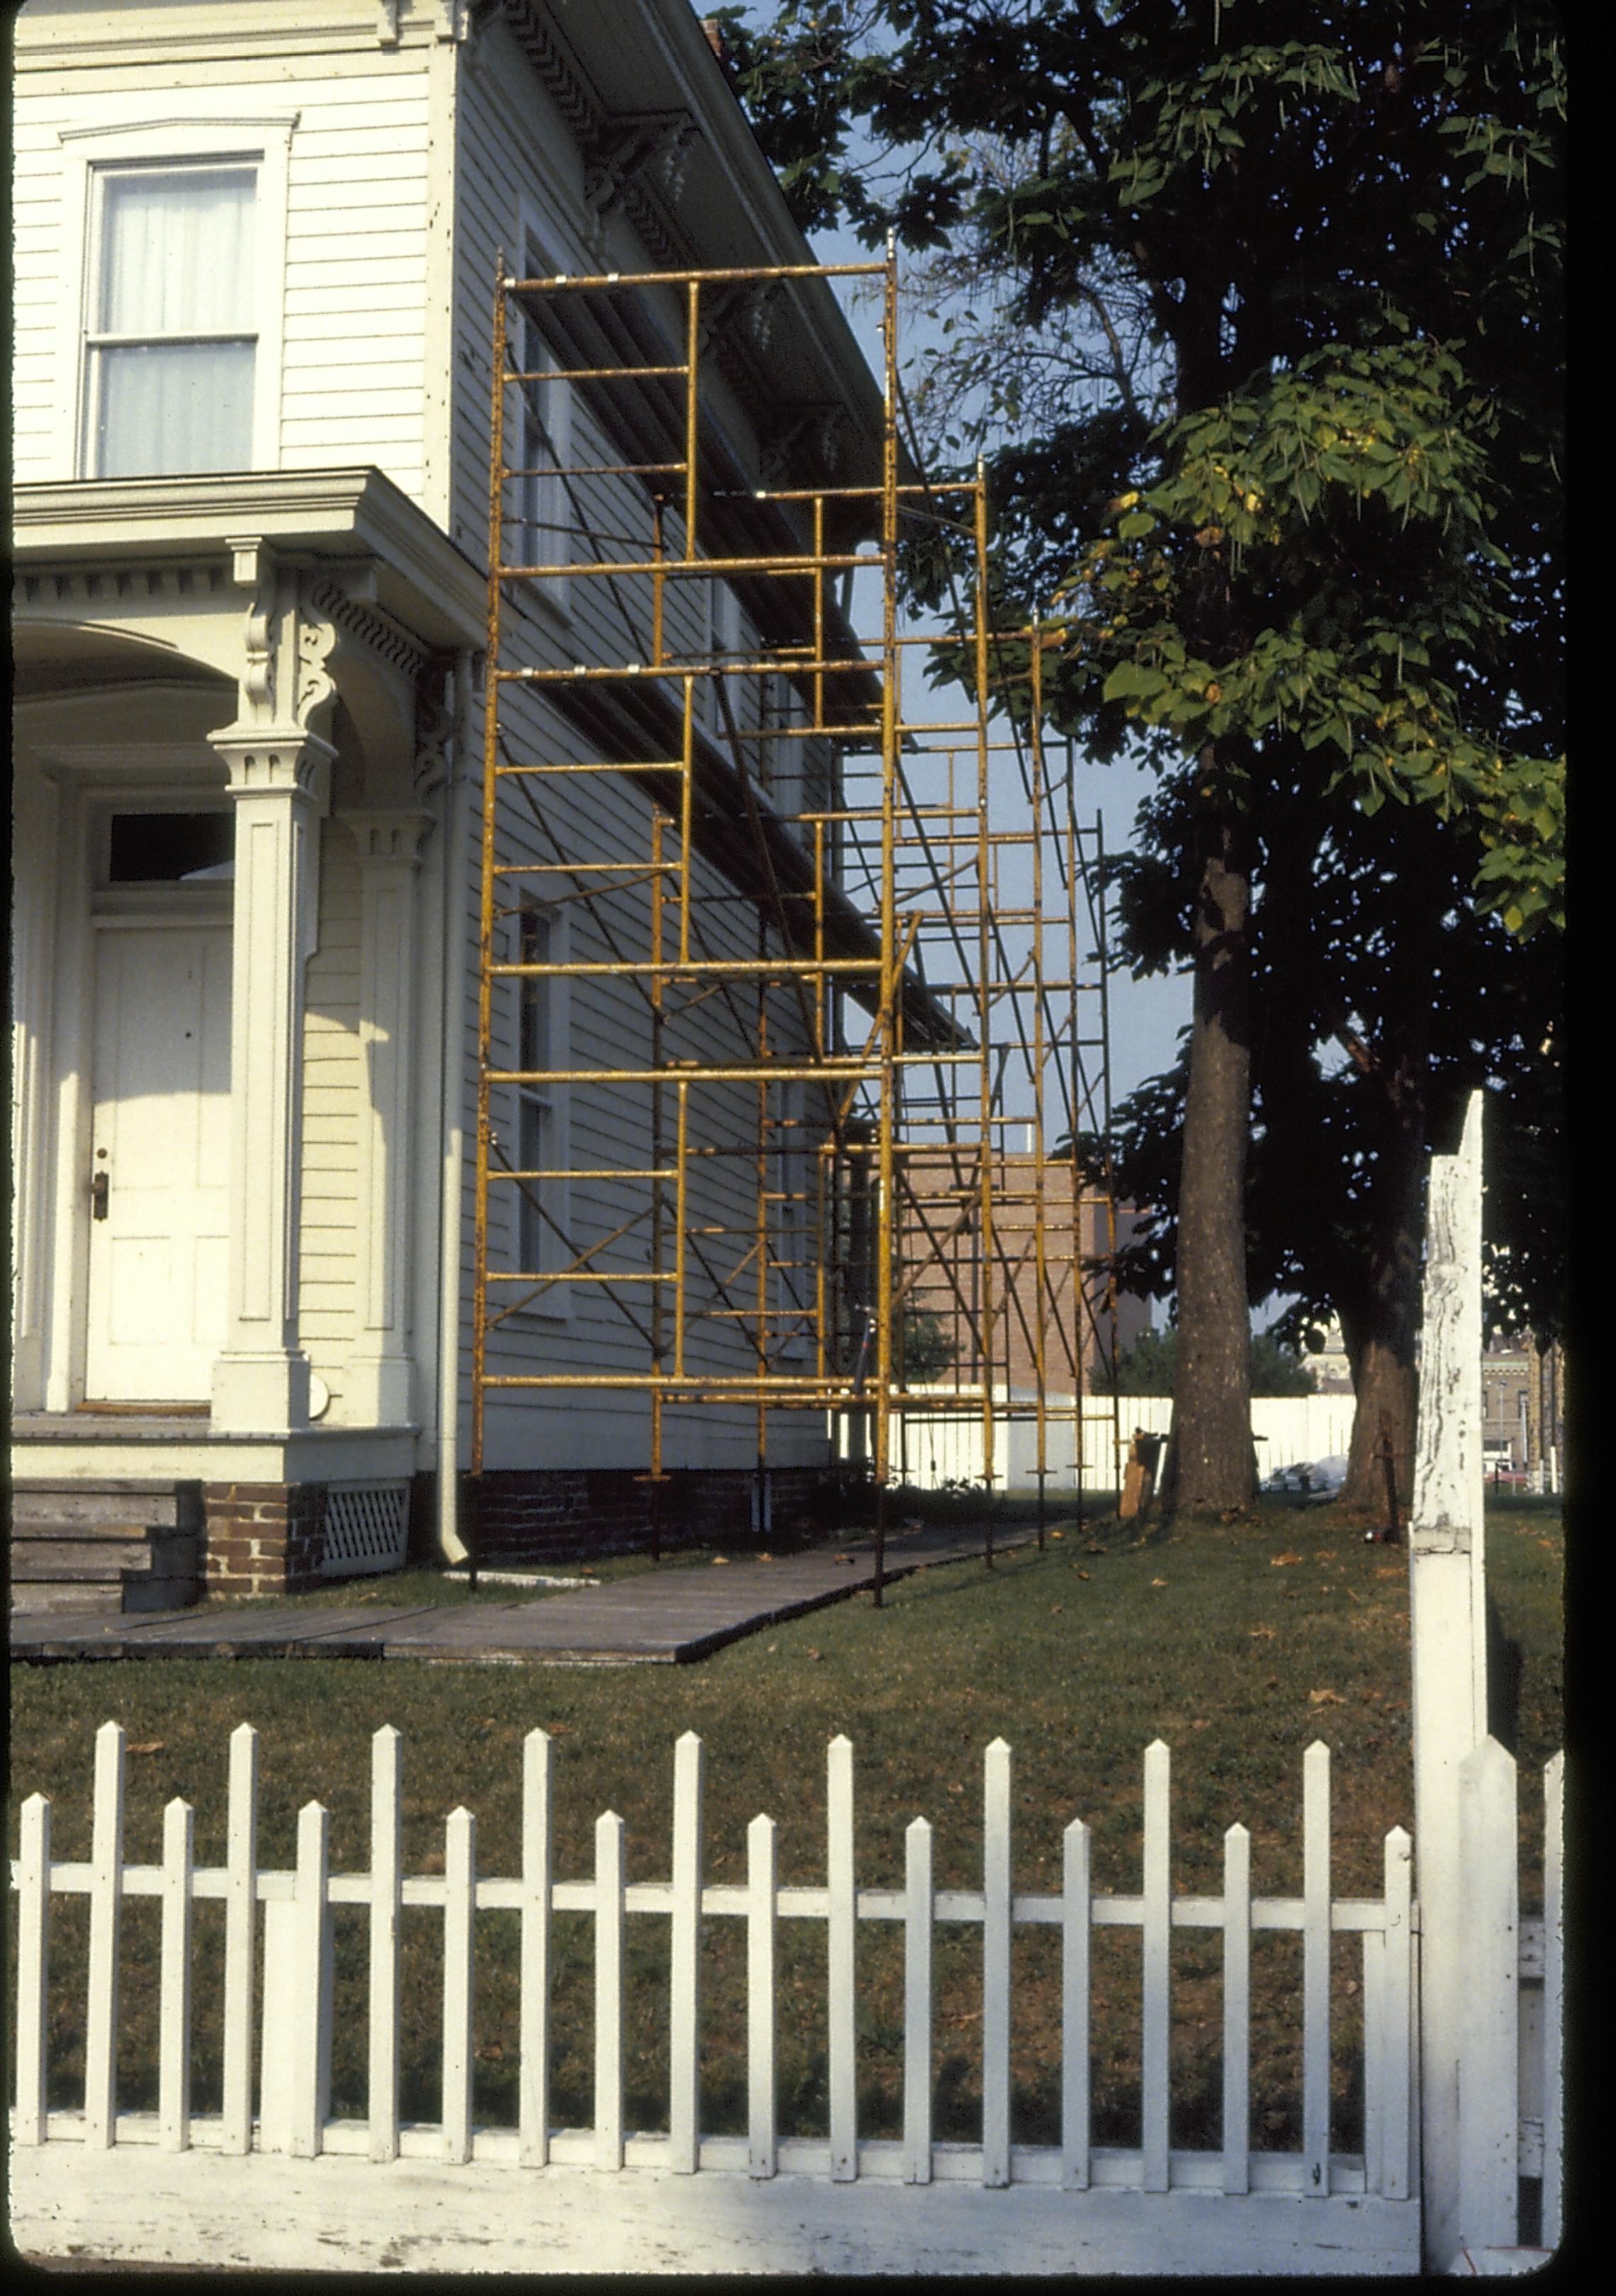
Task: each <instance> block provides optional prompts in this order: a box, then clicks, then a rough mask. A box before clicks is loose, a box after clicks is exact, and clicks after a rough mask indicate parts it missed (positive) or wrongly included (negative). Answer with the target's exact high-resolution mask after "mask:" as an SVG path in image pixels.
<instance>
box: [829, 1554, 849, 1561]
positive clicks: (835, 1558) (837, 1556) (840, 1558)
mask: <svg viewBox="0 0 1616 2296" xmlns="http://www.w3.org/2000/svg"><path fill="white" fill-rule="evenodd" d="M831 1560H832V1562H851V1561H852V1560H853V1558H852V1556H851V1555H850V1554H833V1555H832V1557H831Z"/></svg>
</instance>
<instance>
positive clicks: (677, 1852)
mask: <svg viewBox="0 0 1616 2296" xmlns="http://www.w3.org/2000/svg"><path fill="white" fill-rule="evenodd" d="M669 1927H670V1931H671V1935H670V1938H669V2035H668V2069H669V2101H668V2128H669V2137H670V2140H671V2141H670V2146H669V2151H670V2154H671V2161H672V2166H673V2168H674V2169H676V2171H677V2172H678V2173H680V2174H681V2175H685V2176H688V2175H690V2174H692V2173H693V2171H694V2169H695V2167H696V2164H697V2160H698V2157H699V2147H700V2144H701V2050H700V2030H699V2020H700V1991H699V1984H698V1978H699V1962H700V1956H701V1739H700V1738H699V1737H697V1735H696V1734H695V1732H694V1731H693V1730H687V1731H685V1734H684V1736H683V1737H681V1738H680V1739H679V1741H678V1743H677V1745H676V1746H675V1748H674V1756H673V1914H672V1919H671V1922H670V1924H669Z"/></svg>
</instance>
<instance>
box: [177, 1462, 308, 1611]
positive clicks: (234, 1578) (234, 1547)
mask: <svg viewBox="0 0 1616 2296" xmlns="http://www.w3.org/2000/svg"><path fill="white" fill-rule="evenodd" d="M202 1510H203V1517H204V1521H205V1526H206V1529H205V1535H204V1538H203V1542H202V1585H203V1588H204V1590H205V1592H206V1593H208V1594H209V1595H298V1594H301V1593H302V1592H303V1591H304V1590H305V1589H306V1588H308V1587H315V1586H317V1585H318V1584H319V1583H320V1558H321V1555H322V1554H323V1553H324V1544H325V1486H324V1483H205V1484H204V1485H203V1486H202Z"/></svg>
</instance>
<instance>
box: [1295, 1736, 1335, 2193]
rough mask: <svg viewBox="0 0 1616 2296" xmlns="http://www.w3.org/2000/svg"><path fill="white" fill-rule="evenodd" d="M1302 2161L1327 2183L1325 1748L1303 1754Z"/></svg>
mask: <svg viewBox="0 0 1616 2296" xmlns="http://www.w3.org/2000/svg"><path fill="white" fill-rule="evenodd" d="M1301 1950H1302V1979H1301V1993H1302V2009H1301V2084H1302V2106H1301V2118H1302V2140H1301V2149H1302V2161H1303V2167H1304V2171H1305V2174H1306V2177H1307V2182H1306V2184H1305V2185H1303V2187H1302V2189H1303V2191H1304V2192H1306V2193H1308V2194H1312V2195H1314V2196H1315V2197H1316V2198H1317V2197H1321V2196H1322V2195H1323V2194H1326V2193H1327V2192H1328V2191H1329V2189H1330V1749H1329V1747H1328V1746H1326V1745H1325V1743H1324V1742H1323V1740H1322V1739H1318V1738H1316V1739H1315V1740H1314V1742H1313V1743H1312V1744H1311V1745H1310V1746H1309V1747H1308V1751H1307V1752H1306V1753H1305V1754H1304V1755H1303V1756H1302V1936H1301Z"/></svg>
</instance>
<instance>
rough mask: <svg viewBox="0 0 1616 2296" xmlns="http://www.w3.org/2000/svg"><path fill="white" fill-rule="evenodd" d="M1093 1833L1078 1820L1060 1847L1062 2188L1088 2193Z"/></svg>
mask: <svg viewBox="0 0 1616 2296" xmlns="http://www.w3.org/2000/svg"><path fill="white" fill-rule="evenodd" d="M1093 1887H1094V1867H1093V1857H1092V1842H1091V1840H1090V1835H1089V1831H1088V1828H1087V1825H1084V1823H1083V1820H1082V1819H1081V1818H1080V1817H1074V1818H1073V1819H1072V1821H1071V1823H1070V1825H1069V1826H1068V1827H1067V1829H1066V1832H1065V1833H1064V1835H1063V1836H1062V1842H1061V1898H1062V1918H1061V2182H1062V2185H1064V2186H1065V2187H1066V2188H1067V2190H1068V2191H1070V2192H1083V2191H1086V2190H1087V2185H1088V2180H1089V2173H1090V2168H1091V2163H1090V2161H1089V2136H1090V2132H1091V2120H1090V2113H1089V2081H1088V2005H1089V1994H1090V1978H1089V1971H1090V1953H1089V1947H1090V1942H1091V1933H1092V1925H1093V1921H1094V1899H1093Z"/></svg>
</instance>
